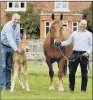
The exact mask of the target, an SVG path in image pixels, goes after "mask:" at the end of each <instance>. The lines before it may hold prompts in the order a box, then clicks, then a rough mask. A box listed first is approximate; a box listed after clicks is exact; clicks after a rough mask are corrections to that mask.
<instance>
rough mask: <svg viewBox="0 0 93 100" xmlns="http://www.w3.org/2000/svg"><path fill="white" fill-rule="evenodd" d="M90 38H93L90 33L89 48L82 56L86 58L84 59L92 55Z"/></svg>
mask: <svg viewBox="0 0 93 100" xmlns="http://www.w3.org/2000/svg"><path fill="white" fill-rule="evenodd" d="M92 37H93V35H92V33H91V34H90V35H89V46H90V47H89V49H88V50H87V52H85V53H84V54H83V55H84V56H86V57H87V56H89V54H90V53H92V45H93V44H92Z"/></svg>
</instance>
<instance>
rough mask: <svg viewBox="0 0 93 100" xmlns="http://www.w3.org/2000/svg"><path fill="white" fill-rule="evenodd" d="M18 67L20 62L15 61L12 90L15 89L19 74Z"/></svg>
mask: <svg viewBox="0 0 93 100" xmlns="http://www.w3.org/2000/svg"><path fill="white" fill-rule="evenodd" d="M18 69H19V66H18V62H15V63H14V66H13V75H12V82H11V90H10V91H13V90H14V86H15V80H16V78H17V76H18Z"/></svg>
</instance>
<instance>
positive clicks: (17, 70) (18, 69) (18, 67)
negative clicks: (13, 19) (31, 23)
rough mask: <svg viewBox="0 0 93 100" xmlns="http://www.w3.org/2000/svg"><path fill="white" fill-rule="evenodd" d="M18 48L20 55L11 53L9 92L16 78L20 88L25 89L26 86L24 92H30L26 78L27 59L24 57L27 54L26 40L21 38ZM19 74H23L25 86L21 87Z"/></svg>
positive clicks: (12, 88)
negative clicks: (11, 67) (11, 65)
mask: <svg viewBox="0 0 93 100" xmlns="http://www.w3.org/2000/svg"><path fill="white" fill-rule="evenodd" d="M19 48H21V49H22V52H21V53H18V52H15V51H14V53H13V69H12V77H11V90H10V91H13V90H14V86H15V80H16V78H17V76H18V78H19V83H20V85H21V87H22V88H25V86H26V91H30V89H29V84H28V77H27V57H26V52H28V50H29V46H28V40H27V39H26V38H25V37H23V38H22V40H21V43H20V45H19ZM21 74H23V76H24V78H25V86H24V85H23V82H22V79H21Z"/></svg>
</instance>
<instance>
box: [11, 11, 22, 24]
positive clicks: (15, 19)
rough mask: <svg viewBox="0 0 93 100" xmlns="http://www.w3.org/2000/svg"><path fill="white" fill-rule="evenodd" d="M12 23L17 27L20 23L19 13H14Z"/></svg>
mask: <svg viewBox="0 0 93 100" xmlns="http://www.w3.org/2000/svg"><path fill="white" fill-rule="evenodd" d="M12 21H13V23H14V24H15V25H17V24H19V23H20V15H19V14H17V13H14V14H13V16H12Z"/></svg>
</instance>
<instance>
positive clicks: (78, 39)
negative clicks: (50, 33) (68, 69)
mask: <svg viewBox="0 0 93 100" xmlns="http://www.w3.org/2000/svg"><path fill="white" fill-rule="evenodd" d="M70 44H73V50H76V51H87V52H88V53H92V33H91V32H89V31H88V30H85V31H80V30H77V31H74V32H73V33H72V34H71V35H70V37H69V38H68V39H67V40H66V41H63V42H61V45H62V46H67V45H70Z"/></svg>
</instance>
